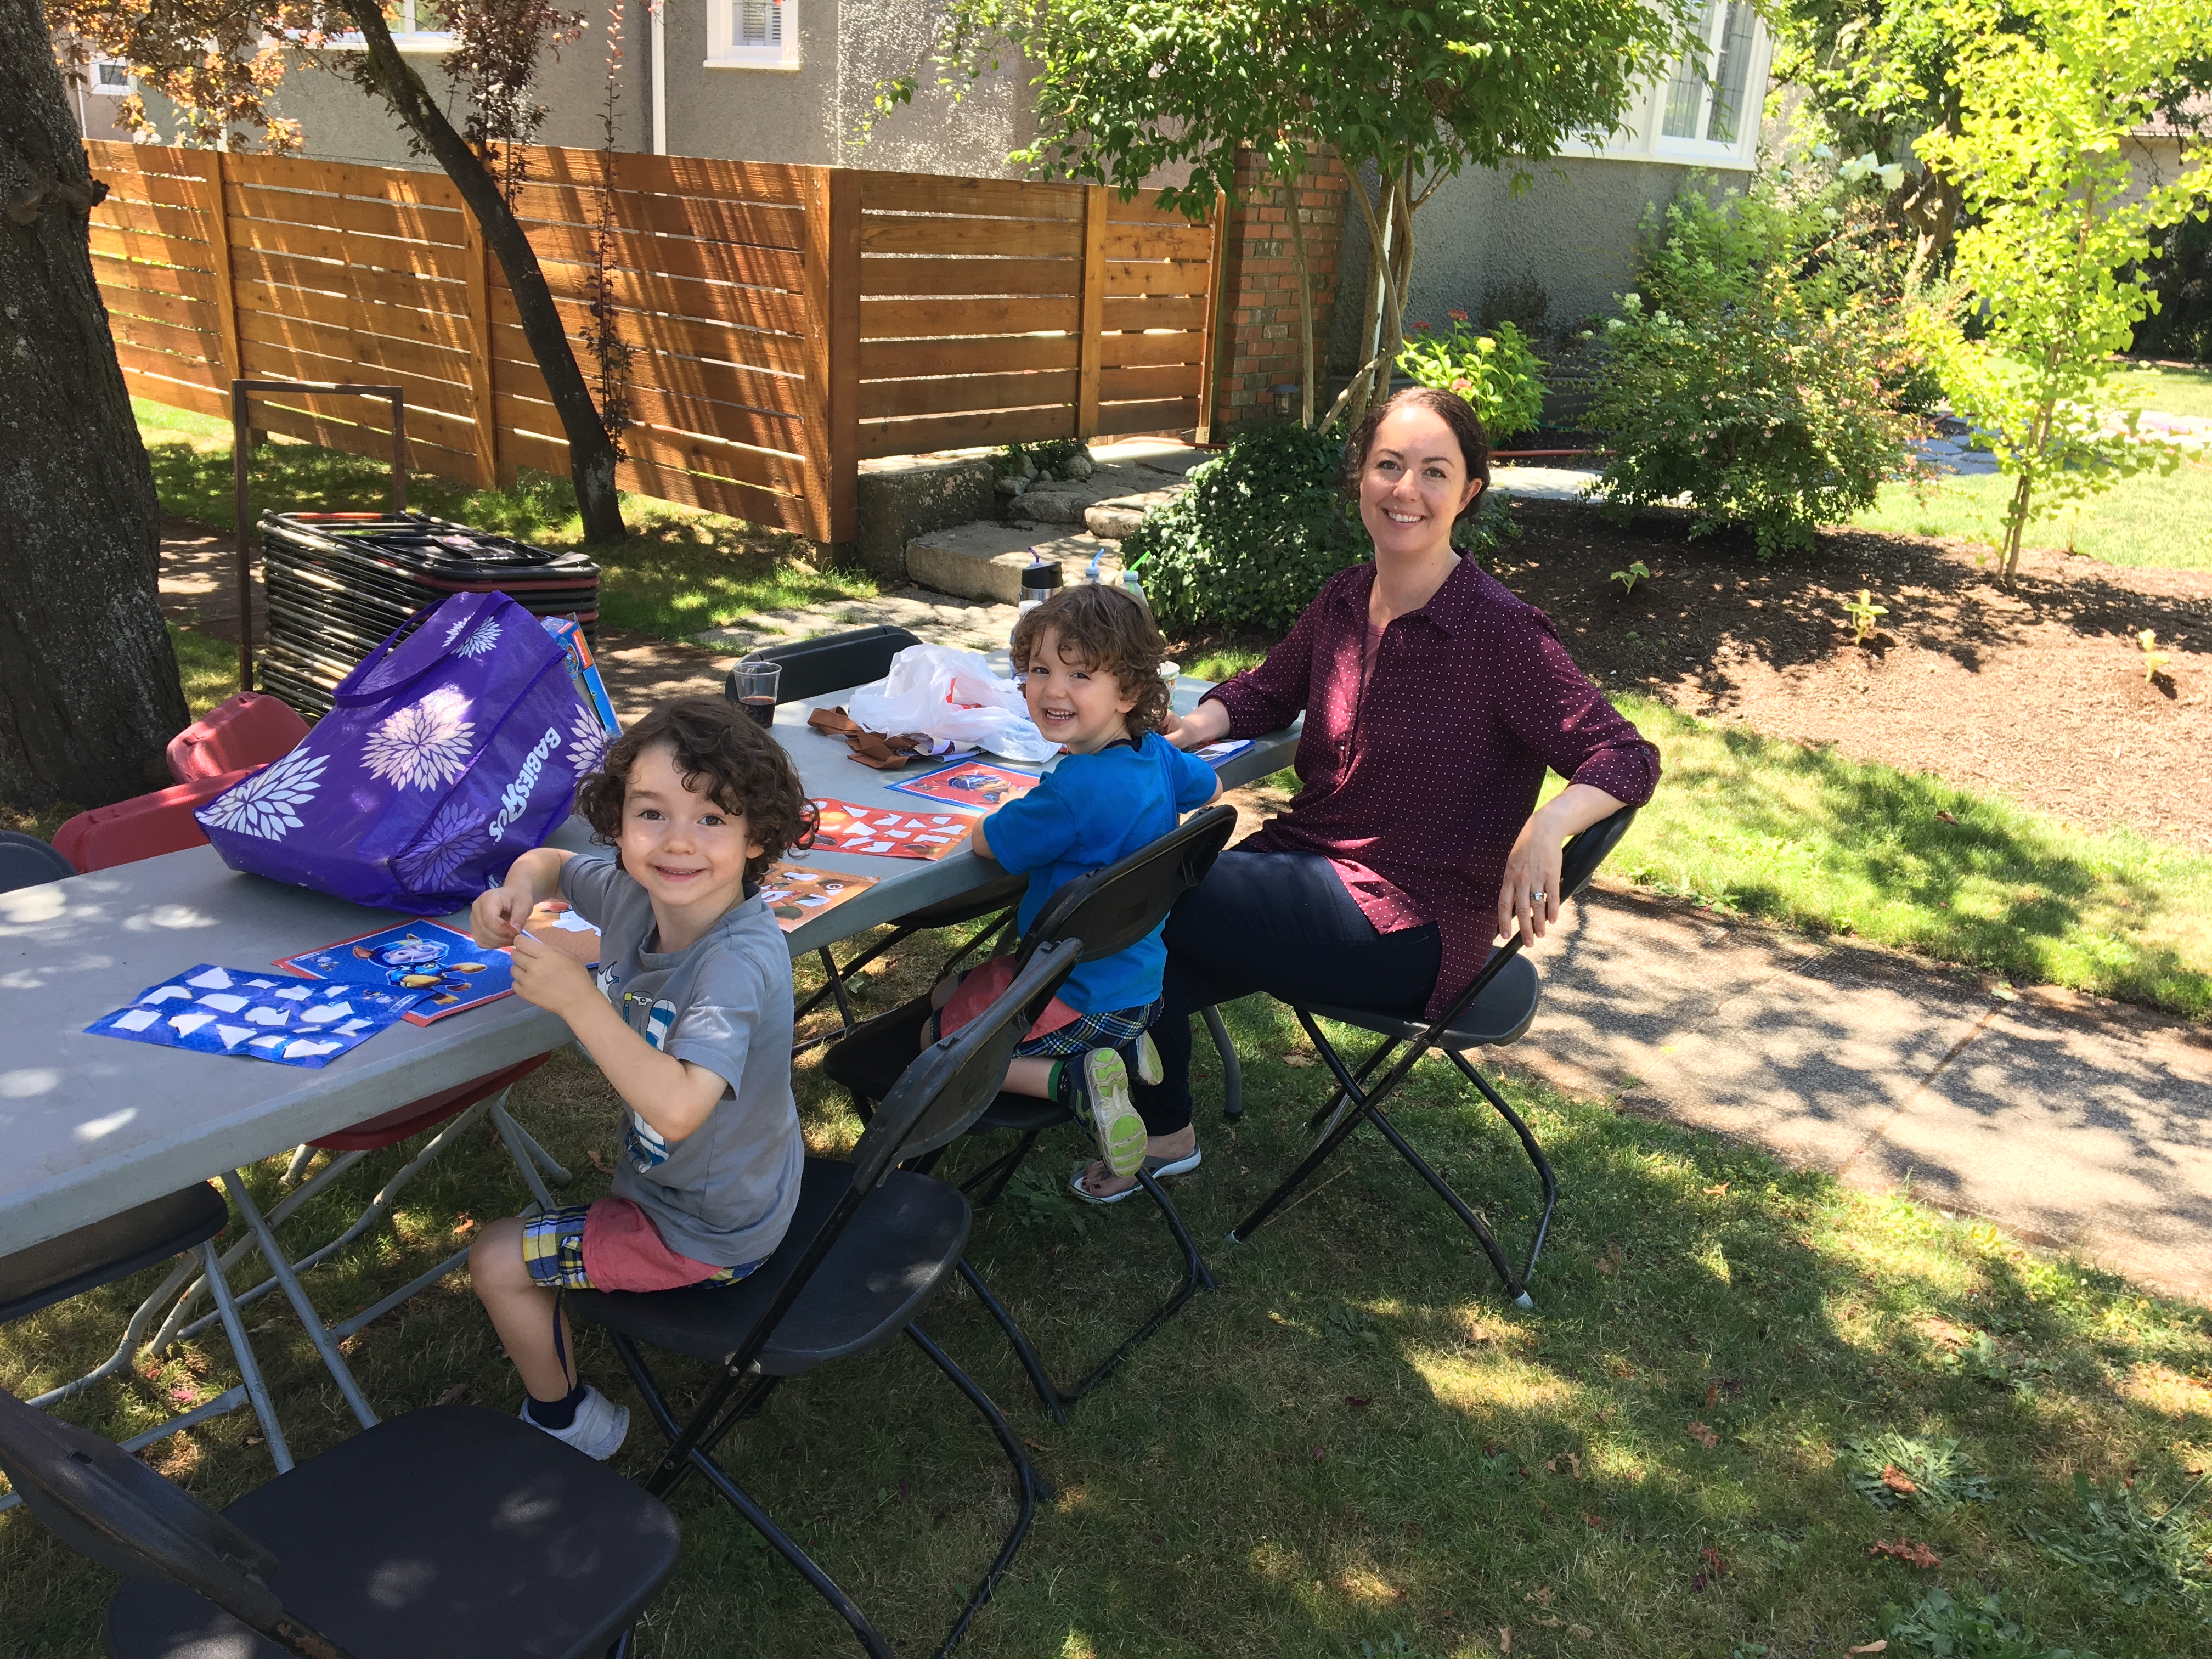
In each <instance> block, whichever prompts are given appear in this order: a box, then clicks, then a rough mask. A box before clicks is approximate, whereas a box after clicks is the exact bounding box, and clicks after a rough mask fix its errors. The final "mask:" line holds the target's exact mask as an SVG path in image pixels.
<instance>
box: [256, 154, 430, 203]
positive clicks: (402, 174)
mask: <svg viewBox="0 0 2212 1659" xmlns="http://www.w3.org/2000/svg"><path fill="white" fill-rule="evenodd" d="M223 171H224V173H226V174H227V175H228V178H229V179H230V181H231V183H232V184H234V185H266V186H270V187H272V188H276V189H280V190H297V191H312V192H313V193H314V194H316V195H319V196H341V197H355V198H366V199H367V200H368V201H372V202H384V203H389V204H410V205H413V206H417V207H422V208H441V209H444V210H447V212H449V213H451V214H453V216H455V217H457V218H458V217H459V214H460V212H461V211H462V206H463V204H462V202H461V192H460V190H459V186H457V185H455V184H454V183H453V180H452V179H448V178H447V177H446V175H445V174H444V173H441V172H437V171H435V170H434V169H432V168H428V167H376V166H374V165H369V164H364V163H362V162H357V161H309V160H307V158H305V157H304V156H295V155H252V154H250V153H240V154H238V155H230V156H227V157H225V158H224V161H223Z"/></svg>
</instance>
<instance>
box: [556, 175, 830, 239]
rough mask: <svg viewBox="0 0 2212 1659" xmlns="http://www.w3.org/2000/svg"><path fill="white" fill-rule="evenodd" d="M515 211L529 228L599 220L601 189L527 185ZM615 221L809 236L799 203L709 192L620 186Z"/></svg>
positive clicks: (693, 232)
mask: <svg viewBox="0 0 2212 1659" xmlns="http://www.w3.org/2000/svg"><path fill="white" fill-rule="evenodd" d="M514 211H515V216H516V217H517V218H519V219H520V220H521V221H522V222H523V228H525V229H526V230H527V229H528V228H530V226H531V224H532V222H533V221H537V220H541V219H542V220H547V221H550V222H553V223H555V224H569V225H589V224H593V223H596V222H598V219H599V193H598V192H597V191H589V190H574V189H571V188H570V187H568V185H523V187H522V188H521V189H520V191H517V192H516V199H515V204H514ZM614 222H616V223H617V224H619V225H623V226H626V227H627V228H629V229H631V230H639V231H657V232H659V233H661V234H665V235H670V236H696V237H697V238H699V239H700V240H702V241H710V242H742V243H746V244H750V245H751V246H757V247H786V248H795V247H799V246H803V245H804V238H805V223H804V221H803V216H802V215H801V214H800V213H799V210H798V209H796V208H781V207H764V206H762V205H760V204H757V203H753V202H718V201H715V200H714V199H712V198H711V197H704V196H648V195H645V194H643V193H641V192H640V191H616V192H615V207H614Z"/></svg>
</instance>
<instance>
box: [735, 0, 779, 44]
mask: <svg viewBox="0 0 2212 1659" xmlns="http://www.w3.org/2000/svg"><path fill="white" fill-rule="evenodd" d="M782 44H783V7H782V5H781V0H738V45H739V46H781V45H782Z"/></svg>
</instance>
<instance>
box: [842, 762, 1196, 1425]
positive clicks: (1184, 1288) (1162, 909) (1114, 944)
mask: <svg viewBox="0 0 2212 1659" xmlns="http://www.w3.org/2000/svg"><path fill="white" fill-rule="evenodd" d="M1236 828H1237V812H1236V809H1235V808H1233V807H1229V806H1211V807H1208V808H1206V810H1205V811H1200V812H1196V813H1194V814H1193V815H1192V816H1191V817H1190V819H1189V820H1188V822H1187V823H1183V824H1182V826H1181V827H1180V828H1178V829H1173V830H1170V832H1169V833H1168V834H1166V835H1164V836H1161V837H1160V838H1159V839H1158V841H1156V842H1152V844H1151V845H1150V846H1147V847H1142V848H1139V849H1138V850H1137V851H1136V852H1134V853H1132V854H1129V856H1128V857H1127V858H1125V859H1123V860H1121V861H1120V862H1119V863H1117V864H1113V865H1109V866H1108V867H1107V868H1105V869H1103V870H1098V871H1094V872H1092V873H1091V874H1090V875H1088V876H1085V877H1083V878H1081V879H1080V880H1078V881H1072V882H1070V883H1068V884H1067V885H1066V887H1064V888H1062V889H1061V890H1060V891H1059V892H1058V893H1056V894H1054V896H1053V898H1052V901H1051V902H1049V903H1048V904H1047V905H1046V906H1045V908H1044V909H1043V910H1042V912H1040V913H1039V915H1038V916H1037V919H1036V923H1035V924H1034V925H1033V926H1032V927H1030V931H1029V934H1028V936H1027V937H1026V938H1024V939H1023V941H1022V944H1021V948H1020V950H1019V951H1018V954H1017V956H1016V958H1015V961H1016V963H1017V967H1018V966H1019V965H1020V964H1021V963H1026V962H1028V961H1029V960H1030V959H1031V957H1032V956H1033V955H1034V954H1035V953H1036V952H1037V951H1042V950H1043V949H1044V948H1045V947H1046V946H1047V945H1050V944H1052V943H1054V942H1055V941H1060V940H1065V941H1066V942H1067V943H1068V944H1071V945H1074V946H1075V947H1076V948H1077V949H1078V950H1079V951H1081V952H1082V953H1083V955H1084V956H1085V957H1109V956H1113V955H1115V953H1117V952H1119V951H1126V950H1127V949H1128V948H1129V947H1130V946H1131V945H1134V944H1135V943H1136V942H1137V941H1138V940H1139V939H1142V938H1144V936H1145V935H1146V934H1147V933H1151V932H1152V929H1153V928H1155V927H1158V926H1159V925H1160V923H1161V922H1162V921H1164V920H1165V919H1166V916H1167V914H1168V912H1169V911H1170V909H1172V908H1174V906H1175V902H1176V900H1177V899H1178V898H1181V897H1182V896H1183V895H1184V894H1185V893H1187V892H1188V891H1189V890H1191V889H1192V888H1194V887H1195V886H1197V885H1198V884H1199V883H1200V881H1201V880H1203V879H1204V878H1205V876H1206V872H1207V871H1208V870H1209V869H1211V868H1212V866H1213V860H1214V859H1215V858H1216V857H1217V856H1218V855H1219V854H1220V852H1221V849H1222V848H1224V847H1225V846H1226V845H1227V844H1228V842H1229V837H1230V836H1231V834H1232V833H1234V832H1235V830H1236ZM929 1013H930V1008H929V999H928V997H927V996H926V995H925V996H921V997H917V998H915V1000H913V1001H911V1002H908V1003H907V1004H905V1005H904V1006H901V1007H898V1008H895V1009H893V1010H891V1011H890V1012H889V1013H887V1014H884V1015H882V1016H881V1017H880V1018H876V1019H872V1020H870V1021H868V1022H867V1023H866V1024H864V1025H862V1026H861V1027H860V1028H859V1030H856V1031H854V1034H853V1035H852V1036H849V1037H847V1038H845V1039H843V1040H842V1042H838V1043H836V1045H834V1046H833V1047H832V1048H830V1050H829V1054H828V1055H827V1056H825V1057H824V1059H823V1069H824V1070H825V1071H827V1072H828V1073H829V1075H830V1076H831V1077H833V1078H835V1079H836V1080H837V1081H838V1082H839V1083H841V1084H842V1085H844V1086H845V1087H846V1088H847V1089H848V1090H849V1091H851V1093H852V1095H853V1097H854V1104H855V1105H856V1106H857V1107H858V1108H859V1109H860V1111H861V1112H862V1113H863V1114H866V1112H867V1111H868V1109H869V1107H870V1104H871V1103H872V1102H875V1101H879V1100H882V1099H883V1098H884V1097H885V1096H886V1095H888V1094H889V1092H890V1090H891V1088H892V1086H893V1085H895V1084H896V1082H897V1080H898V1079H899V1078H900V1076H901V1075H902V1073H903V1072H904V1071H905V1069H906V1067H907V1066H908V1065H909V1064H910V1063H911V1062H912V1060H913V1058H914V1054H915V1048H916V1047H917V1045H918V1044H919V1043H920V1042H921V1028H922V1024H923V1022H924V1021H925V1020H927V1018H929ZM1073 1121H1075V1115H1074V1114H1073V1112H1072V1111H1071V1110H1070V1109H1068V1108H1066V1107H1065V1106H1062V1105H1060V1103H1058V1102H1056V1101H1049V1100H1035V1099H1031V1098H1030V1097H1028V1096H1026V1095H1013V1094H1000V1096H998V1097H997V1098H996V1099H994V1100H993V1101H992V1102H991V1103H990V1104H989V1106H988V1107H987V1109H985V1110H984V1112H983V1113H982V1115H981V1116H980V1117H978V1118H977V1119H976V1121H975V1125H974V1132H975V1133H984V1132H987V1131H992V1130H1008V1131H1011V1132H1012V1133H1014V1134H1016V1135H1018V1136H1019V1137H1020V1139H1018V1141H1017V1142H1016V1144H1015V1145H1014V1146H1013V1148H1012V1150H1011V1151H1009V1152H1005V1153H1003V1154H1001V1155H1000V1157H998V1158H994V1159H993V1160H992V1161H991V1162H990V1163H989V1164H986V1165H985V1166H984V1167H983V1168H982V1169H981V1170H979V1171H977V1172H976V1173H975V1174H974V1175H971V1176H969V1177H968V1178H967V1179H966V1180H965V1181H964V1182H963V1190H965V1191H968V1192H971V1193H974V1192H977V1191H978V1190H979V1189H980V1191H981V1195H980V1196H979V1197H978V1198H977V1200H976V1202H977V1203H978V1204H979V1205H984V1206H987V1205H989V1204H992V1203H994V1202H995V1201H996V1200H997V1199H998V1197H999V1195H1000V1194H1001V1193H1003V1192H1004V1191H1005V1190H1006V1183H1007V1182H1010V1181H1012V1179H1013V1178H1014V1174H1015V1172H1016V1171H1017V1170H1019V1169H1020V1168H1021V1165H1022V1162H1023V1160H1024V1158H1027V1157H1028V1156H1029V1154H1030V1149H1031V1148H1032V1147H1034V1146H1036V1143H1037V1139H1038V1137H1039V1136H1041V1135H1042V1134H1043V1133H1045V1131H1046V1130H1048V1129H1054V1128H1057V1127H1060V1125H1062V1124H1065V1123H1072V1122H1073ZM1137 1180H1138V1182H1139V1184H1140V1185H1141V1186H1142V1187H1143V1188H1144V1189H1145V1194H1146V1196H1147V1197H1148V1198H1150V1199H1151V1200H1152V1203H1153V1204H1154V1205H1155V1206H1157V1207H1158V1210H1159V1212H1160V1216H1161V1218H1162V1219H1163V1220H1164V1221H1165V1222H1166V1223H1167V1226H1168V1231H1170V1233H1171V1234H1172V1235H1173V1236H1174V1238H1175V1241H1176V1247H1177V1248H1178V1249H1179V1250H1180V1251H1181V1252H1182V1264H1183V1276H1182V1283H1181V1284H1180V1285H1178V1286H1177V1287H1176V1290H1175V1291H1174V1293H1173V1294H1172V1295H1170V1297H1168V1299H1167V1300H1166V1301H1165V1302H1164V1303H1162V1304H1160V1305H1159V1306H1158V1308H1156V1309H1155V1310H1153V1311H1152V1314H1151V1315H1150V1316H1148V1317H1147V1318H1146V1320H1145V1322H1143V1323H1142V1324H1140V1325H1139V1327H1138V1328H1136V1329H1135V1330H1134V1331H1133V1332H1132V1333H1131V1334H1129V1336H1127V1338H1126V1339H1124V1340H1123V1341H1122V1342H1121V1345H1120V1346H1117V1347H1116V1348H1115V1350H1114V1351H1113V1352H1111V1353H1110V1354H1109V1355H1107V1357H1106V1358H1104V1359H1103V1360H1102V1361H1100V1362H1099V1363H1098V1364H1097V1365H1096V1366H1094V1367H1093V1368H1092V1369H1091V1372H1090V1374H1089V1375H1088V1376H1085V1377H1084V1378H1083V1380H1082V1381H1081V1382H1079V1383H1074V1384H1073V1385H1071V1386H1062V1385H1061V1384H1059V1383H1054V1381H1053V1380H1052V1378H1051V1376H1050V1375H1049V1374H1048V1372H1047V1371H1046V1370H1045V1367H1044V1364H1043V1362H1042V1360H1041V1359H1040V1358H1038V1356H1037V1353H1036V1349H1035V1347H1034V1346H1032V1345H1031V1344H1030V1340H1029V1338H1028V1336H1027V1335H1026V1334H1024V1332H1023V1330H1022V1328H1021V1327H1020V1325H1019V1324H1018V1323H1017V1322H1015V1320H1014V1317H1013V1316H1012V1314H1010V1313H1009V1312H1007V1311H1006V1308H1005V1307H1004V1306H1003V1305H1002V1304H1000V1301H999V1299H998V1297H996V1296H995V1295H994V1294H993V1293H992V1291H991V1289H990V1287H989V1286H988V1285H986V1284H985V1283H984V1282H983V1279H982V1276H981V1274H980V1273H977V1272H976V1271H975V1267H974V1265H973V1264H972V1263H970V1262H969V1261H968V1260H967V1259H966V1258H965V1257H964V1256H963V1258H962V1259H961V1261H960V1273H961V1277H962V1278H963V1279H966V1280H967V1281H968V1284H969V1287H970V1288H971V1289H973V1290H974V1291H975V1294H976V1296H977V1297H978V1298H979V1299H980V1300H981V1302H982V1304H983V1305H984V1306H985V1307H986V1308H987V1309H988V1310H990V1312H991V1316H992V1317H993V1318H994V1319H995V1320H997V1321H998V1322H999V1325H1000V1328H1001V1329H1003V1330H1004V1331H1005V1332H1006V1340H1008V1341H1010V1342H1011V1343H1012V1344H1013V1347H1014V1352H1015V1353H1016V1354H1017V1355H1018V1356H1019V1357H1020V1359H1021V1362H1022V1369H1023V1370H1025V1371H1027V1372H1028V1373H1029V1378H1030V1383H1031V1385H1032V1386H1034V1387H1035V1389H1036V1393H1037V1398H1038V1399H1039V1400H1040V1401H1042V1403H1043V1405H1044V1407H1045V1409H1046V1410H1047V1411H1048V1412H1050V1413H1052V1414H1053V1416H1054V1418H1055V1419H1058V1420H1060V1421H1062V1422H1065V1421H1066V1407H1069V1406H1071V1405H1073V1403H1074V1402H1075V1401H1079V1400H1080V1399H1082V1398H1083V1396H1084V1395H1086V1394H1088V1393H1090V1392H1091V1389H1094V1388H1096V1387H1097V1386H1098V1384H1099V1383H1101V1382H1103V1381H1104V1380H1105V1378H1106V1376H1107V1375H1108V1374H1109V1372H1111V1371H1112V1370H1114V1368H1115V1366H1117V1365H1119V1364H1121V1362H1122V1360H1124V1359H1126V1358H1128V1356H1129V1355H1130V1354H1131V1353H1132V1352H1134V1351H1135V1349H1136V1347H1137V1346H1138V1345H1139V1343H1141V1342H1143V1341H1144V1340H1146V1338H1147V1337H1149V1336H1151V1335H1152V1333H1153V1332H1154V1331H1156V1330H1158V1328H1160V1326H1161V1325H1162V1324H1164V1322H1166V1321H1167V1319H1168V1318H1169V1316H1170V1315H1172V1314H1174V1313H1175V1312H1176V1310H1177V1309H1179V1308H1181V1307H1182V1305H1183V1304H1184V1303H1186V1302H1188V1301H1189V1300H1190V1298H1191V1297H1193V1296H1194V1295H1196V1294H1197V1293H1198V1291H1200V1290H1201V1289H1204V1290H1212V1289H1213V1288H1214V1281H1213V1275H1212V1272H1211V1271H1210V1270H1209V1269H1208V1268H1207V1267H1206V1261H1205V1259H1204V1258H1203V1257H1202V1256H1200V1254H1199V1250H1198V1245H1197V1244H1196V1243H1195V1242H1194V1240H1193V1239H1192V1238H1191V1236H1190V1230H1189V1229H1188V1227H1186V1226H1185V1225H1183V1219H1182V1216H1181V1215H1180V1214H1179V1213H1177V1212H1176V1206H1175V1203H1174V1200H1171V1199H1170V1198H1169V1197H1168V1195H1167V1193H1166V1190H1165V1189H1164V1188H1162V1187H1161V1186H1160V1184H1159V1182H1158V1181H1157V1180H1155V1179H1154V1178H1153V1177H1152V1176H1151V1175H1150V1174H1148V1173H1146V1172H1145V1171H1144V1170H1139V1172H1138V1176H1137Z"/></svg>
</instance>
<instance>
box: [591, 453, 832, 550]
mask: <svg viewBox="0 0 2212 1659" xmlns="http://www.w3.org/2000/svg"><path fill="white" fill-rule="evenodd" d="M615 482H616V483H617V485H619V486H620V487H621V488H623V489H627V490H629V491H630V492H631V493H633V494H635V495H650V496H652V497H653V498H654V499H655V500H656V501H675V502H678V503H679V504H681V505H683V506H684V507H698V508H700V509H702V511H704V512H708V513H721V514H722V515H723V516H724V517H726V518H732V519H743V520H748V521H749V522H750V523H753V524H769V525H775V526H780V527H781V528H783V529H785V530H793V531H798V532H801V533H802V534H803V533H804V532H805V531H806V529H807V528H808V526H810V524H811V522H812V520H811V516H810V512H811V509H810V506H809V503H808V501H807V499H806V498H805V496H802V495H778V494H777V493H776V492H775V491H774V490H769V489H760V488H758V487H757V486H756V485H753V484H745V483H727V482H725V481H724V480H722V479H720V478H703V477H700V476H699V475H698V474H696V473H694V472H679V471H676V470H674V469H673V468H669V467H660V466H655V465H653V464H652V463H651V462H649V461H626V462H624V463H623V465H620V466H618V467H617V468H616V469H615Z"/></svg>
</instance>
